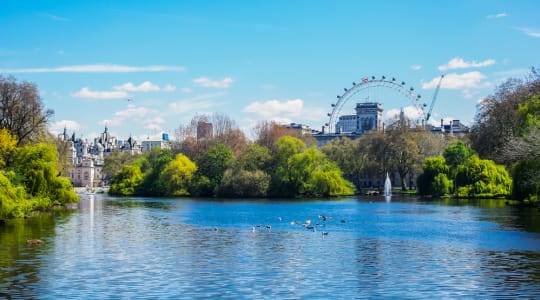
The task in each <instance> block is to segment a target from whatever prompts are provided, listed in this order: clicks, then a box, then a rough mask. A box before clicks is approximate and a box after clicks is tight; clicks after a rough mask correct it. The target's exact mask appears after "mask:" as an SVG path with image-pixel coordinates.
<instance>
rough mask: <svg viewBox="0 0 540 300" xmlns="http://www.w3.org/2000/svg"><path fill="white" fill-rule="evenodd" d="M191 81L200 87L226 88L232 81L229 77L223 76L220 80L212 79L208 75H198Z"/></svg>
mask: <svg viewBox="0 0 540 300" xmlns="http://www.w3.org/2000/svg"><path fill="white" fill-rule="evenodd" d="M193 83H194V84H195V85H197V86H202V87H210V88H222V89H226V88H228V87H229V86H230V85H231V84H232V83H233V79H232V78H231V77H225V78H223V79H222V80H212V79H210V78H208V77H199V78H195V79H194V80H193Z"/></svg>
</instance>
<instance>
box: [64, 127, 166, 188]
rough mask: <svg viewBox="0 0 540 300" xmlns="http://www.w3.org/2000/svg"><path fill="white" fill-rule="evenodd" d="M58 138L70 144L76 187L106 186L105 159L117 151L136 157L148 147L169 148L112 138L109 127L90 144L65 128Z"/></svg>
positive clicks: (73, 182)
mask: <svg viewBox="0 0 540 300" xmlns="http://www.w3.org/2000/svg"><path fill="white" fill-rule="evenodd" d="M165 135H166V134H164V136H165ZM58 138H59V139H60V140H63V141H64V142H67V143H69V149H70V151H69V154H68V158H69V161H70V162H71V164H72V168H71V170H70V171H69V174H70V175H69V177H70V180H71V182H72V184H73V186H75V187H99V186H103V185H106V182H104V178H103V173H102V171H103V164H104V158H105V156H106V155H107V154H109V153H112V152H113V151H115V150H117V149H118V150H120V151H122V152H127V153H130V154H132V155H136V154H140V153H142V151H144V147H148V148H149V149H152V148H154V147H162V148H166V147H168V142H167V143H166V144H164V143H158V142H151V143H150V144H149V145H146V144H144V142H143V145H138V144H137V141H135V139H134V138H132V137H131V136H130V137H129V138H128V139H127V140H126V141H125V142H123V141H121V140H118V139H117V138H116V137H114V136H112V135H111V133H110V132H109V131H108V128H107V127H105V130H104V132H103V133H101V134H100V136H99V137H97V138H95V139H94V141H93V142H88V140H86V139H82V138H75V133H73V134H72V135H71V137H70V136H69V135H68V134H67V132H66V129H65V128H64V132H63V133H61V134H59V135H58Z"/></svg>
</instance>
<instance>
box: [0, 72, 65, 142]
mask: <svg viewBox="0 0 540 300" xmlns="http://www.w3.org/2000/svg"><path fill="white" fill-rule="evenodd" d="M53 115H54V111H53V110H50V109H48V110H45V109H44V107H43V103H42V101H41V98H40V97H39V92H38V90H37V87H36V85H35V84H33V83H29V82H26V81H23V82H21V83H19V82H17V81H16V80H15V78H13V77H8V78H5V77H3V76H0V128H4V129H7V130H9V131H10V132H11V134H13V135H14V136H16V137H17V143H18V145H25V144H28V143H31V142H37V141H39V140H40V139H42V138H43V137H44V136H45V135H46V124H47V121H48V120H49V119H50V118H51V117H52V116H53Z"/></svg>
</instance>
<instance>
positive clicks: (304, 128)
mask: <svg viewBox="0 0 540 300" xmlns="http://www.w3.org/2000/svg"><path fill="white" fill-rule="evenodd" d="M282 126H283V128H287V129H290V130H295V131H298V132H299V133H300V136H304V135H310V134H312V132H313V131H312V130H311V128H310V127H309V126H308V125H305V124H299V123H290V124H286V125H282Z"/></svg>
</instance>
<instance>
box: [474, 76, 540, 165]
mask: <svg viewBox="0 0 540 300" xmlns="http://www.w3.org/2000/svg"><path fill="white" fill-rule="evenodd" d="M539 94H540V74H539V73H538V72H536V70H535V69H534V68H532V69H531V73H530V75H529V78H527V79H526V80H520V79H515V78H511V79H508V80H507V81H506V82H504V83H503V84H501V85H500V86H498V87H497V89H496V91H495V94H494V95H491V96H488V97H486V98H485V99H484V100H483V101H482V102H481V103H480V105H479V109H478V114H477V115H476V117H475V122H474V124H473V126H472V127H471V133H470V140H471V146H472V148H473V149H474V150H476V152H477V153H478V155H480V157H483V158H487V159H492V160H494V161H496V162H498V163H502V162H503V161H501V159H502V158H503V156H502V155H501V152H500V151H501V150H502V149H504V146H505V145H506V143H507V142H508V141H509V140H510V139H511V138H512V137H514V136H518V135H519V131H520V126H521V124H523V118H522V117H523V114H521V113H520V107H523V104H524V103H525V102H527V101H528V100H529V99H531V98H532V97H534V96H537V95H539ZM507 163H510V164H511V163H513V162H507Z"/></svg>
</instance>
